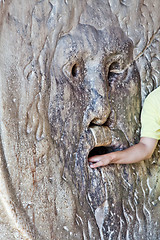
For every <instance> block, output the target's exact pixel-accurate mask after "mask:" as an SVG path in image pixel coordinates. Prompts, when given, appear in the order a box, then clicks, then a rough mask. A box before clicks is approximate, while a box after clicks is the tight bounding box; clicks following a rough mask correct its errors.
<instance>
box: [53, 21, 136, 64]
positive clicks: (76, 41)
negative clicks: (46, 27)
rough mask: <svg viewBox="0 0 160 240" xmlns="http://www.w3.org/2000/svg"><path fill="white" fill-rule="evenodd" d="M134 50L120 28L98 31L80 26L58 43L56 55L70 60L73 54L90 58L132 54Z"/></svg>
mask: <svg viewBox="0 0 160 240" xmlns="http://www.w3.org/2000/svg"><path fill="white" fill-rule="evenodd" d="M132 50H133V44H132V41H131V40H130V39H129V38H128V37H127V36H126V35H125V34H124V33H123V31H122V30H121V29H120V28H113V27H112V28H108V29H104V30H96V29H95V28H94V27H93V26H90V25H83V24H79V25H78V26H77V28H75V29H74V30H72V31H70V33H69V34H67V35H65V36H63V37H62V38H61V39H60V40H59V41H58V44H57V48H56V55H57V54H58V55H59V56H60V55H61V54H62V55H63V57H65V58H67V59H69V57H70V56H71V55H73V54H75V55H76V54H81V55H83V57H84V56H86V57H88V56H93V55H96V54H97V53H102V54H104V53H106V54H107V53H108V54H111V53H113V54H114V53H116V54H117V53H122V52H124V53H128V52H130V53H131V52H132Z"/></svg>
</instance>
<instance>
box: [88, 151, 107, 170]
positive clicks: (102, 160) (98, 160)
mask: <svg viewBox="0 0 160 240" xmlns="http://www.w3.org/2000/svg"><path fill="white" fill-rule="evenodd" d="M88 161H89V162H92V163H93V164H91V165H90V167H91V168H97V167H103V166H106V165H108V164H109V163H110V161H111V160H110V157H109V155H108V154H105V155H97V156H93V157H90V158H89V159H88Z"/></svg>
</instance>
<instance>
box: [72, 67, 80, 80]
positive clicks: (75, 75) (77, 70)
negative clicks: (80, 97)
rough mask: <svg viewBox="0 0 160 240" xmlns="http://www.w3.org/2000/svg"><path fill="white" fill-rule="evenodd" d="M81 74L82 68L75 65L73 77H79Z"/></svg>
mask: <svg viewBox="0 0 160 240" xmlns="http://www.w3.org/2000/svg"><path fill="white" fill-rule="evenodd" d="M79 73H80V67H79V66H78V65H77V64H74V65H73V67H72V71H71V74H72V77H77V76H78V74H79Z"/></svg>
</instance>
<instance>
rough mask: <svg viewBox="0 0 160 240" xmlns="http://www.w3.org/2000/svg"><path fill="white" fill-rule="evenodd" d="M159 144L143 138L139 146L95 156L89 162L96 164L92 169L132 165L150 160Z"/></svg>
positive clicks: (153, 140)
mask: <svg viewBox="0 0 160 240" xmlns="http://www.w3.org/2000/svg"><path fill="white" fill-rule="evenodd" d="M157 142H158V141H157V140H156V139H152V138H141V139H140V142H139V143H138V144H136V145H134V146H131V147H129V148H127V149H125V150H123V151H117V152H112V153H108V154H104V155H97V156H93V157H91V158H89V162H92V163H94V164H92V165H91V168H96V167H101V166H106V165H108V164H111V163H117V164H130V163H136V162H139V161H141V160H145V159H148V158H150V157H151V155H152V153H153V151H154V149H155V147H156V145H157Z"/></svg>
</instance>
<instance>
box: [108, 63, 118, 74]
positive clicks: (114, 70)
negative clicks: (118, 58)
mask: <svg viewBox="0 0 160 240" xmlns="http://www.w3.org/2000/svg"><path fill="white" fill-rule="evenodd" d="M119 70H120V64H119V62H113V63H111V65H110V67H109V73H117V72H119Z"/></svg>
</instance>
